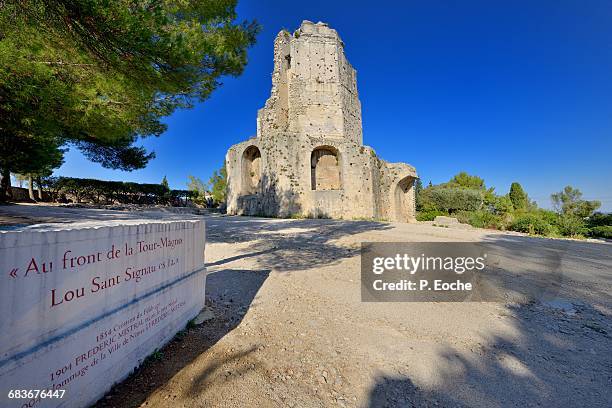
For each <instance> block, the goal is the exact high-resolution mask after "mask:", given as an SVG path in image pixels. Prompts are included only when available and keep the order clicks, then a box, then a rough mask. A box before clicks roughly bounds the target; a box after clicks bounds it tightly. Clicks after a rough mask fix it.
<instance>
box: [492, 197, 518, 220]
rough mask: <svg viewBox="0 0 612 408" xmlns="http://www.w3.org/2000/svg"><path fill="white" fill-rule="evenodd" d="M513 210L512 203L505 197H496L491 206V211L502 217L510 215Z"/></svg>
mask: <svg viewBox="0 0 612 408" xmlns="http://www.w3.org/2000/svg"><path fill="white" fill-rule="evenodd" d="M513 209H514V207H513V205H512V201H511V200H510V198H508V197H507V196H497V197H495V200H494V204H493V211H495V214H499V215H504V214H508V213H511V212H512V210H513Z"/></svg>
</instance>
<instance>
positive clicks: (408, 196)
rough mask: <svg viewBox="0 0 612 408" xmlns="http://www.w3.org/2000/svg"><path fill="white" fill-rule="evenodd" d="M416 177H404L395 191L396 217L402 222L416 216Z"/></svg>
mask: <svg viewBox="0 0 612 408" xmlns="http://www.w3.org/2000/svg"><path fill="white" fill-rule="evenodd" d="M414 180H415V178H414V177H410V176H409V177H404V178H403V179H401V180H400V181H399V183H397V186H396V187H395V192H394V207H395V219H396V220H397V221H401V222H407V221H410V220H411V219H412V218H413V217H414V194H413V191H412V189H413V187H414Z"/></svg>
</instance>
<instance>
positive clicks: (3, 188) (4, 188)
mask: <svg viewBox="0 0 612 408" xmlns="http://www.w3.org/2000/svg"><path fill="white" fill-rule="evenodd" d="M10 196H11V172H10V170H9V169H2V171H1V172H0V201H7V200H8V199H9V198H10Z"/></svg>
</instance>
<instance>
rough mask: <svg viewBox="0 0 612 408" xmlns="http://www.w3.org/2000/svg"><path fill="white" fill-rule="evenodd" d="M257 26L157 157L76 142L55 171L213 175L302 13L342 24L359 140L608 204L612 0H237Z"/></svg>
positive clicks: (249, 123)
mask: <svg viewBox="0 0 612 408" xmlns="http://www.w3.org/2000/svg"><path fill="white" fill-rule="evenodd" d="M238 13H239V16H240V18H241V19H257V20H258V21H259V22H260V23H261V24H262V25H263V31H262V32H261V34H260V35H259V37H258V42H257V44H256V45H255V46H254V47H253V48H252V49H250V51H249V64H248V66H247V68H246V70H245V72H244V74H243V75H242V76H240V77H238V78H225V79H224V80H223V82H224V85H223V86H222V87H221V88H219V89H218V90H217V91H216V92H215V93H214V94H213V95H212V98H211V99H210V100H208V101H206V102H204V103H203V104H199V105H198V106H196V107H195V108H194V109H192V110H188V111H178V112H176V113H175V114H174V115H172V116H171V117H169V118H168V119H167V123H168V126H169V128H168V131H167V132H166V133H165V134H163V135H162V136H161V137H159V138H149V139H145V140H144V141H143V144H144V146H146V147H147V148H149V149H152V150H154V151H155V152H156V153H157V158H156V159H155V160H154V161H152V162H151V163H150V164H149V166H148V167H147V168H146V169H143V170H138V171H134V172H131V173H126V172H120V171H113V170H106V169H103V168H102V167H100V166H99V165H97V164H92V163H90V162H87V161H86V160H85V159H84V158H83V157H82V156H81V155H80V154H79V153H77V152H70V153H69V154H68V155H67V157H66V163H65V164H64V165H63V166H62V167H61V168H60V169H59V171H58V172H57V173H58V174H61V175H66V176H74V177H92V178H100V179H112V180H131V181H138V182H149V183H157V182H160V181H161V179H162V177H163V176H164V175H167V177H168V180H169V182H170V185H171V187H173V188H185V183H186V181H187V176H188V175H189V174H193V175H195V176H198V177H200V178H202V179H203V180H204V181H207V180H208V178H209V176H210V175H211V173H212V172H213V170H215V169H217V168H219V167H220V166H221V165H222V162H223V160H224V155H225V151H226V150H227V148H228V147H229V146H230V145H232V144H234V143H237V142H240V141H242V140H245V139H246V138H248V137H250V136H252V135H254V134H255V130H256V121H255V119H256V114H257V109H259V108H261V107H262V106H263V104H264V102H265V100H266V98H267V97H268V96H269V93H270V87H271V72H272V47H273V40H274V37H275V36H276V34H277V32H278V31H279V30H280V29H282V28H287V29H289V30H291V31H293V30H295V29H296V28H297V27H298V26H299V25H300V22H301V21H302V20H304V19H307V20H311V21H314V22H317V21H324V22H327V23H329V24H330V25H331V26H332V27H333V28H335V29H337V30H338V32H339V33H340V36H341V37H342V39H343V40H344V42H345V44H346V48H345V50H346V54H347V56H348V59H349V61H350V62H351V63H352V64H353V66H354V67H355V68H356V69H357V81H358V88H359V93H360V98H361V103H362V108H363V125H364V142H365V144H367V145H370V146H372V147H374V149H375V150H376V152H377V153H378V154H379V156H381V157H382V158H384V159H386V160H388V161H403V162H407V163H410V164H412V165H414V166H415V167H416V168H417V171H418V172H419V174H420V176H421V177H422V179H423V182H424V184H427V183H428V182H429V181H430V180H431V181H432V182H433V183H434V184H436V183H440V182H443V181H447V180H448V179H449V178H450V177H451V176H452V175H454V174H455V173H457V172H459V171H467V172H469V173H471V174H477V175H479V176H481V177H483V178H484V179H485V182H486V184H487V185H488V186H494V187H495V189H496V191H497V192H498V193H506V192H507V191H508V188H509V185H510V183H512V182H513V181H519V182H520V183H521V184H522V185H523V187H524V188H525V190H526V191H527V192H528V193H529V195H530V196H531V197H532V198H534V199H536V200H537V201H538V203H539V204H540V205H542V206H544V207H548V206H549V205H550V200H549V196H550V194H551V193H552V192H555V191H559V190H560V189H561V188H562V187H563V186H565V185H567V184H571V185H573V186H575V187H578V188H580V189H581V190H582V191H583V193H584V196H585V198H587V199H599V200H601V201H602V203H603V206H602V209H603V210H606V211H612V2H611V1H609V0H600V1H595V0H593V1H591V0H585V1H575V0H554V1H553V0H538V1H533V0H522V1H512V2H503V4H502V2H496V1H469V0H466V1H450V0H447V1H439V0H438V1H436V0H428V1H425V0H422V1H418V2H417V1H395V2H391V1H389V2H379V3H375V2H359V1H330V0H327V1H315V0H308V1H303V2H299V1H293V2H287V1H281V0H274V1H272V0H241V1H240V4H239V6H238Z"/></svg>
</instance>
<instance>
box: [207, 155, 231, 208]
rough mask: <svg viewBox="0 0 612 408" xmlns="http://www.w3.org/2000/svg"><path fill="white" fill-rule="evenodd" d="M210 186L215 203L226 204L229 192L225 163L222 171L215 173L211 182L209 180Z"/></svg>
mask: <svg viewBox="0 0 612 408" xmlns="http://www.w3.org/2000/svg"><path fill="white" fill-rule="evenodd" d="M208 185H209V186H210V190H211V192H212V197H213V200H215V203H217V204H220V203H224V202H225V197H226V191H227V169H226V167H225V163H223V166H222V167H221V169H219V170H216V171H215V172H214V173H213V175H212V177H211V178H210V180H208Z"/></svg>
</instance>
